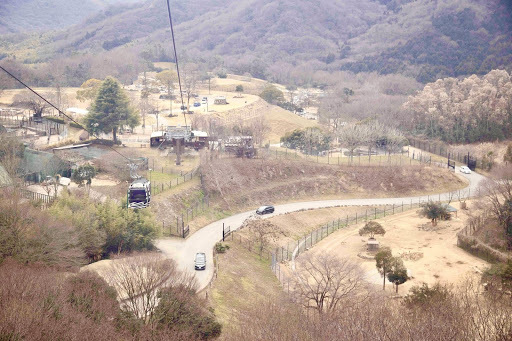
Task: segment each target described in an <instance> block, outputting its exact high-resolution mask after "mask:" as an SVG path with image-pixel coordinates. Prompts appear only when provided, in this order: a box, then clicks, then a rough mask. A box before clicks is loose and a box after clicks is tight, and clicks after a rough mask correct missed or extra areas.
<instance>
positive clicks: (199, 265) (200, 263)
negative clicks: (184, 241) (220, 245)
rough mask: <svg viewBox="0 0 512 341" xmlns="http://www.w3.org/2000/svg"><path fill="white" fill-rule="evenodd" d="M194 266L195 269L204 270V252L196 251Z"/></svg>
mask: <svg viewBox="0 0 512 341" xmlns="http://www.w3.org/2000/svg"><path fill="white" fill-rule="evenodd" d="M194 268H195V269H196V270H205V269H206V254H205V253H203V252H198V253H196V258H195V260H194Z"/></svg>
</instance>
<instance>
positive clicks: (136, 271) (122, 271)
mask: <svg viewBox="0 0 512 341" xmlns="http://www.w3.org/2000/svg"><path fill="white" fill-rule="evenodd" d="M105 277H106V278H107V281H108V282H109V284H110V285H112V286H113V287H114V288H116V290H117V293H118V295H119V297H120V299H121V300H122V302H123V303H122V306H123V308H124V309H126V310H128V311H130V312H131V313H133V314H134V315H135V316H136V317H137V318H140V319H142V320H144V321H145V322H146V323H149V322H150V321H151V317H152V315H153V313H154V310H155V308H156V306H157V305H158V291H159V290H160V289H162V288H164V287H167V286H177V285H183V286H186V287H188V288H194V287H195V279H194V278H193V277H191V276H190V275H187V274H184V273H182V272H180V271H179V270H178V269H177V266H176V263H175V262H174V261H172V260H170V259H162V258H161V257H160V256H158V255H137V256H133V257H129V258H124V259H118V260H115V261H114V262H113V263H112V265H111V267H110V269H109V271H108V274H106V275H105Z"/></svg>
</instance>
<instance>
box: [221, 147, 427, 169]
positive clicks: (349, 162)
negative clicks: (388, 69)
mask: <svg viewBox="0 0 512 341" xmlns="http://www.w3.org/2000/svg"><path fill="white" fill-rule="evenodd" d="M410 156H411V157H410ZM217 157H219V158H235V156H233V155H232V154H229V153H224V152H218V154H217ZM254 158H255V159H275V160H287V161H299V162H312V163H320V164H327V165H345V166H365V167H367V166H404V165H419V164H422V163H428V162H427V161H428V160H426V159H425V158H420V157H419V156H416V155H415V158H412V152H411V153H410V154H409V151H408V150H407V149H404V150H402V151H401V152H400V153H395V154H378V155H370V156H368V155H367V154H366V155H365V154H362V153H359V154H358V155H353V156H352V157H350V156H340V153H339V152H334V151H330V152H328V153H325V155H320V154H319V155H306V154H302V153H300V152H298V151H297V150H295V149H284V150H277V149H271V148H269V149H266V148H260V149H258V152H257V155H256V156H255V157H254Z"/></svg>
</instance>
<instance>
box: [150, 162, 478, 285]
mask: <svg viewBox="0 0 512 341" xmlns="http://www.w3.org/2000/svg"><path fill="white" fill-rule="evenodd" d="M461 175H463V176H464V177H465V178H466V179H468V180H469V186H467V187H465V188H464V189H461V190H456V191H452V192H448V193H442V194H435V195H432V196H431V195H423V196H415V197H400V198H376V199H344V200H319V201H305V202H296V203H289V204H283V205H276V206H275V212H274V213H273V214H269V215H267V216H265V217H264V218H271V217H274V216H276V215H280V214H285V213H291V212H296V211H301V210H309V209H319V208H328V207H336V206H380V205H393V204H395V205H402V203H408V202H410V201H411V200H412V201H414V202H417V201H418V202H425V201H427V200H429V199H432V198H433V199H436V200H441V201H447V200H453V199H459V198H463V197H464V198H466V197H475V196H477V194H478V188H479V183H480V181H482V180H483V179H485V177H484V176H482V175H480V174H478V173H474V172H473V173H471V174H461ZM253 215H254V211H248V212H243V213H239V214H235V215H233V216H231V217H228V218H224V219H221V220H218V221H216V222H213V223H211V224H209V225H207V226H205V227H203V228H202V229H201V230H199V231H197V232H195V233H194V234H193V235H191V236H190V237H189V238H188V239H186V240H183V239H170V238H168V239H159V240H157V241H156V242H155V245H156V247H157V248H158V249H160V250H161V252H162V253H163V254H164V255H165V256H166V257H169V258H171V259H174V260H175V261H176V263H177V264H178V267H179V268H180V269H181V270H182V271H185V272H189V273H195V275H196V279H197V282H198V284H199V289H198V291H201V290H203V289H204V288H206V287H207V286H208V284H209V283H210V281H211V279H212V278H213V275H214V267H213V249H214V247H215V244H216V243H217V242H219V241H220V240H221V238H222V227H223V224H224V225H225V226H229V227H230V228H231V231H234V230H237V229H239V228H240V226H242V224H243V223H244V221H245V220H246V219H248V218H251V217H252V216H253ZM197 252H204V253H206V269H205V270H203V271H195V270H194V257H195V254H196V253H197Z"/></svg>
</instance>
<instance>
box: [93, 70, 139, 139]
mask: <svg viewBox="0 0 512 341" xmlns="http://www.w3.org/2000/svg"><path fill="white" fill-rule="evenodd" d="M85 122H86V126H87V128H88V130H89V131H93V132H95V133H97V132H99V131H102V132H104V133H109V132H112V135H113V139H114V141H116V140H117V130H118V129H119V128H120V127H122V126H124V125H128V126H130V127H132V128H133V127H135V126H136V125H138V124H139V122H140V118H139V115H138V114H137V113H136V112H135V110H134V109H133V108H132V107H131V106H130V102H129V100H128V97H127V96H126V95H125V94H124V93H123V90H122V89H121V86H120V84H119V82H118V81H117V80H115V79H114V78H112V77H107V78H106V79H105V80H104V81H103V83H102V84H101V87H100V88H99V90H98V94H97V96H96V98H95V100H94V103H93V104H92V106H91V108H90V112H89V114H88V115H87V116H86V117H85Z"/></svg>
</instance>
